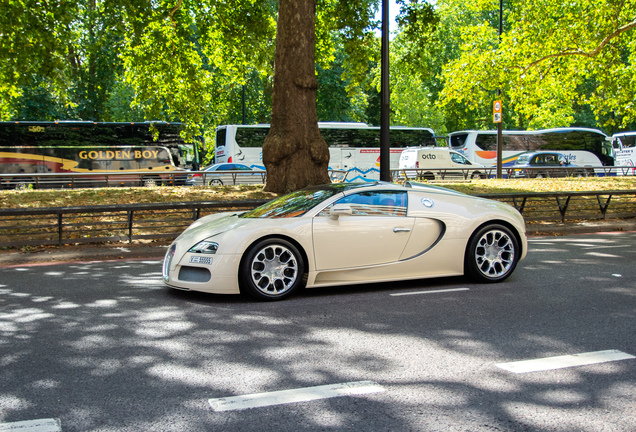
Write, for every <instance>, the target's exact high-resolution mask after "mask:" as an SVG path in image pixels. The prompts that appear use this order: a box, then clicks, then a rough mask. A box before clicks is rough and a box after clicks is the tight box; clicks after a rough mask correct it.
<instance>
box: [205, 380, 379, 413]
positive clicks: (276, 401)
mask: <svg viewBox="0 0 636 432" xmlns="http://www.w3.org/2000/svg"><path fill="white" fill-rule="evenodd" d="M383 391H384V388H383V387H382V386H380V385H379V384H376V383H374V382H373V381H357V382H350V383H343V384H330V385H323V386H317V387H305V388H298V389H292V390H280V391H275V392H269V393H255V394H250V395H243V396H231V397H225V398H218V399H210V400H209V403H210V406H211V407H212V409H213V410H214V411H234V410H243V409H248V408H258V407H264V406H271V405H283V404H289V403H296V402H308V401H312V400H318V399H328V398H333V397H338V396H352V395H363V394H370V393H379V392H383Z"/></svg>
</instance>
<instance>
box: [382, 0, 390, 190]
mask: <svg viewBox="0 0 636 432" xmlns="http://www.w3.org/2000/svg"><path fill="white" fill-rule="evenodd" d="M380 70H381V74H380V84H381V85H380V180H382V181H387V182H390V181H391V167H390V166H389V164H390V163H391V134H390V131H389V126H390V124H391V122H390V109H391V106H390V101H391V96H390V90H389V0H382V51H381V63H380Z"/></svg>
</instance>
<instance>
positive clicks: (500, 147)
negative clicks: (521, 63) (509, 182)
mask: <svg viewBox="0 0 636 432" xmlns="http://www.w3.org/2000/svg"><path fill="white" fill-rule="evenodd" d="M502 16H503V0H499V44H500V45H501V33H502V31H503V18H502ZM497 95H498V96H501V88H499V89H497ZM501 117H502V118H501V121H500V122H499V123H497V178H498V179H500V178H503V175H502V164H503V157H502V154H503V151H502V150H503V109H502V113H501Z"/></svg>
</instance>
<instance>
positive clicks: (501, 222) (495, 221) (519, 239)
mask: <svg viewBox="0 0 636 432" xmlns="http://www.w3.org/2000/svg"><path fill="white" fill-rule="evenodd" d="M493 224H498V225H503V226H505V227H506V228H508V229H509V230H510V231H511V232H512V234H514V236H515V240H517V244H518V245H519V252H521V254H520V256H523V254H524V252H525V251H524V250H523V241H522V237H521V236H522V233H520V232H519V231H518V230H517V228H516V227H515V226H514V225H513V224H511V223H510V222H508V221H506V220H503V219H492V220H489V221H486V222H484V223H482V224H481V225H479V226H477V227H476V228H475V229H474V230H473V232H472V233H471V234H470V237H468V241H467V242H466V247H465V248H464V256H465V255H466V252H467V250H468V246H469V245H470V242H471V241H472V240H473V238H474V237H475V235H477V233H478V232H479V230H481V229H482V228H483V227H485V226H487V225H493Z"/></svg>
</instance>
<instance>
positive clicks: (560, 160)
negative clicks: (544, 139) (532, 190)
mask: <svg viewBox="0 0 636 432" xmlns="http://www.w3.org/2000/svg"><path fill="white" fill-rule="evenodd" d="M565 167H568V168H570V169H567V170H565V169H562V168H565ZM576 167H577V166H576V165H575V164H573V163H571V162H569V161H568V160H567V159H566V157H565V156H564V155H562V154H561V153H557V152H550V151H538V152H526V153H521V154H520V155H519V156H518V157H517V160H516V161H515V164H514V165H512V166H511V172H512V176H513V177H515V178H547V177H567V176H575V177H583V176H588V175H594V170H592V169H588V170H585V169H583V168H581V169H572V168H576ZM528 168H530V169H528Z"/></svg>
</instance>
